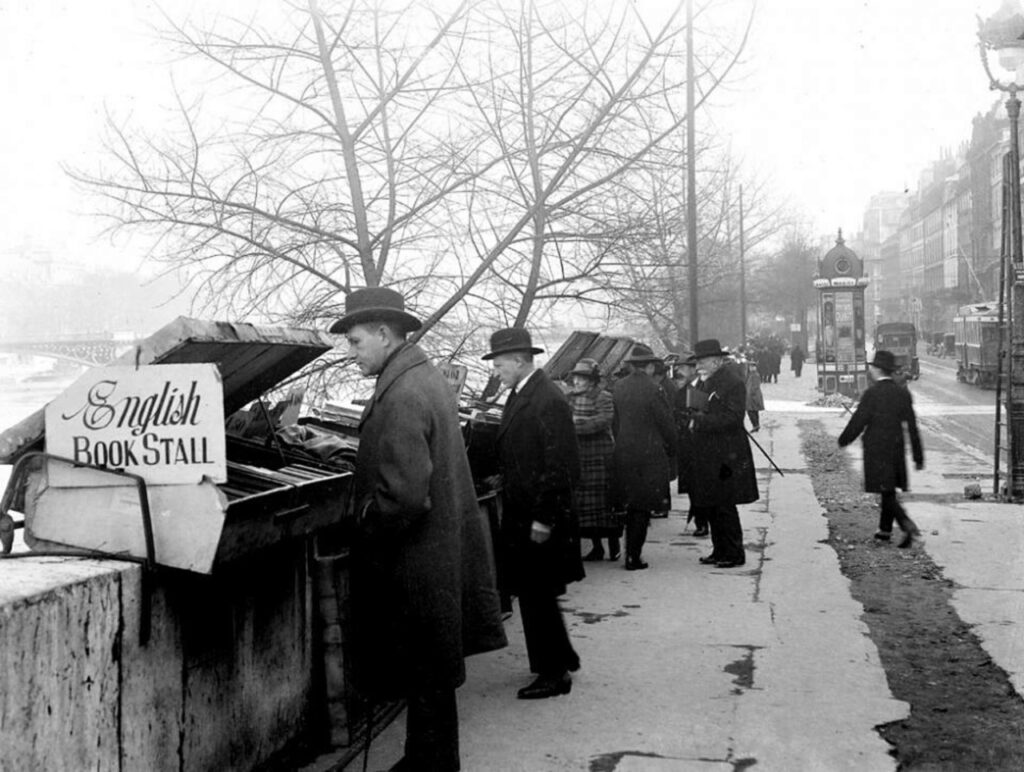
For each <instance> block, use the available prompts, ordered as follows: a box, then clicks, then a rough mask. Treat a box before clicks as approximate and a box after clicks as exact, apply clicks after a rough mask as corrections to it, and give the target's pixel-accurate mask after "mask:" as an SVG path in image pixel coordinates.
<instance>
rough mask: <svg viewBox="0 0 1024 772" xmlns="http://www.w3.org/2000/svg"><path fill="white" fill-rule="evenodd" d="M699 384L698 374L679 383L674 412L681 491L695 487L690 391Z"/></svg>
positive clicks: (677, 467) (677, 465)
mask: <svg viewBox="0 0 1024 772" xmlns="http://www.w3.org/2000/svg"><path fill="white" fill-rule="evenodd" d="M696 384H697V376H696V375H694V376H693V377H691V378H690V379H689V380H687V381H684V382H682V383H681V384H678V389H676V396H675V402H674V404H673V406H672V408H673V410H672V414H673V417H674V418H675V424H676V432H678V434H679V442H678V443H676V472H677V474H678V476H679V492H680V493H689V492H690V490H691V489H692V487H693V433H692V432H691V431H690V427H689V423H690V411H689V405H690V400H689V397H688V395H689V393H690V392H691V391H693V390H694V389H695V388H697V386H696Z"/></svg>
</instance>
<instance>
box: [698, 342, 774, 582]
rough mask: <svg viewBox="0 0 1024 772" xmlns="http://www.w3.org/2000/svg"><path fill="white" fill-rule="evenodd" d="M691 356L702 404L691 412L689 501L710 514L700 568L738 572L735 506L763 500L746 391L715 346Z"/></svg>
mask: <svg viewBox="0 0 1024 772" xmlns="http://www.w3.org/2000/svg"><path fill="white" fill-rule="evenodd" d="M693 353H694V356H695V357H696V359H697V372H698V373H699V374H700V379H699V381H698V383H697V387H696V389H695V391H696V392H699V399H695V401H694V404H693V405H692V407H691V415H690V420H689V427H690V431H691V432H692V435H693V465H694V474H693V491H692V492H691V500H692V501H693V503H694V504H696V505H697V506H700V507H707V508H708V514H709V519H710V521H711V543H712V548H711V554H709V555H706V556H705V557H702V558H701V559H700V562H701V563H704V564H705V565H715V566H718V567H719V568H734V567H736V566H742V565H743V564H744V563H745V562H746V551H745V550H744V547H743V527H742V525H741V524H740V515H739V510H738V509H737V508H736V506H737V504H749V503H750V502H752V501H757V499H758V498H759V494H758V491H757V476H756V474H755V470H754V457H753V454H752V453H751V451H750V441H749V439H748V438H747V433H746V431H745V430H744V428H743V420H744V417H745V416H746V405H747V389H746V385H745V384H744V383H743V379H742V378H741V377H740V376H739V375H738V374H737V373H736V372H735V371H734V370H733V369H732V368H730V367H726V366H723V363H724V361H725V355H726V352H724V351H722V348H721V346H720V345H719V343H718V341H717V340H715V339H714V338H710V339H708V340H701V341H697V345H696V346H695V347H694V352H693ZM694 396H696V395H694Z"/></svg>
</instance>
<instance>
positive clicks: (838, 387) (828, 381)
mask: <svg viewBox="0 0 1024 772" xmlns="http://www.w3.org/2000/svg"><path fill="white" fill-rule="evenodd" d="M867 285H868V278H867V277H866V276H864V263H863V261H862V260H861V259H860V258H859V257H857V253H856V252H854V251H853V250H852V249H850V248H849V247H848V246H846V243H845V242H844V241H843V231H842V229H840V230H839V235H838V237H837V238H836V245H835V246H834V247H832V249H830V250H829V251H828V252H826V253H825V256H824V257H823V258H822V259H821V260H820V261H819V262H818V278H816V279H815V280H814V287H815V288H816V289H817V290H818V339H817V352H816V354H815V361H816V362H817V365H818V391H821V392H823V393H824V394H835V393H837V392H838V393H839V394H842V395H844V396H847V397H857V395H859V394H860V393H861V392H862V391H864V390H865V389H867V387H868V375H867V351H866V350H865V336H864V288H865V287H867Z"/></svg>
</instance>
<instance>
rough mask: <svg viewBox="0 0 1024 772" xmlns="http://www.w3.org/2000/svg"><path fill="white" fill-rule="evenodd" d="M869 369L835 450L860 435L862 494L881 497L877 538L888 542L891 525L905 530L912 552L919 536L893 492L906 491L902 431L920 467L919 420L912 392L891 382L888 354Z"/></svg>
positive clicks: (883, 353)
mask: <svg viewBox="0 0 1024 772" xmlns="http://www.w3.org/2000/svg"><path fill="white" fill-rule="evenodd" d="M868 370H869V372H870V374H871V379H872V380H873V381H874V383H873V384H872V386H871V387H870V388H869V389H868V390H867V391H865V392H864V394H863V396H862V397H861V398H860V402H859V403H857V410H856V411H855V412H854V414H853V416H852V417H851V418H850V421H849V423H848V424H847V425H846V428H845V429H843V433H842V434H840V435H839V447H841V448H842V447H846V446H847V445H849V444H850V443H851V442H853V441H854V440H855V439H857V437H858V436H859V435H860V434H861V433H862V432H863V434H864V439H863V444H864V490H865V491H867V492H868V493H879V494H881V497H882V501H881V512H880V514H879V517H878V531H876V532H875V538H876V539H877V540H879V541H889V539H891V538H892V523H893V520H895V521H896V522H897V523H899V526H900V529H901V530H902V531H903V540H902V541H901V542H900V544H899V546H900V547H904V548H906V547H910V546H911V545H913V543H914V541H915V540H916V539H918V538H920V535H921V532H920V531H919V530H918V528H917V526H916V525H915V524H914V521H913V520H911V519H910V517H908V516H907V513H906V512H905V511H904V509H903V507H902V505H900V503H899V499H897V497H896V489H897V488H902V489H903V490H909V483H908V481H907V459H906V445H905V444H904V440H903V430H904V427H906V431H907V434H909V435H910V450H911V455H913V457H914V465H915V467H916V468H917V469H923V468H924V449H923V448H922V447H921V437H920V435H919V434H918V433H917V416H915V414H914V401H913V399H912V398H911V396H910V391H909V390H908V389H906V388H905V387H903V386H900V385H899V384H897V383H896V382H895V381H893V379H892V374H893V373H894V372H895V371H896V357H894V356H893V355H892V352H890V351H876V352H875V358H874V360H873V361H872V362H871V363H870V364H869V366H868Z"/></svg>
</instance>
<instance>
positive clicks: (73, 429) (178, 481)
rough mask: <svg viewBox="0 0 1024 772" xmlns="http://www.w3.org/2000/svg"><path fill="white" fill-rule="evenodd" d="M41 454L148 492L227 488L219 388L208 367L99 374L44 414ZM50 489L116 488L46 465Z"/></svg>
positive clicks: (87, 376) (71, 470)
mask: <svg viewBox="0 0 1024 772" xmlns="http://www.w3.org/2000/svg"><path fill="white" fill-rule="evenodd" d="M45 422H46V451H47V452H48V453H50V454H52V455H55V456H63V457H65V458H69V459H73V460H75V461H77V462H80V463H85V464H91V465H94V466H101V467H104V468H107V469H120V470H123V471H125V472H132V473H133V474H137V475H139V476H141V477H142V478H143V479H144V480H145V481H146V483H147V484H152V485H182V484H195V483H198V482H200V481H201V480H202V479H203V478H206V479H208V480H210V481H211V482H215V483H218V482H226V481H227V451H226V446H225V435H224V387H223V384H222V383H221V379H220V372H219V371H218V370H217V366H216V365H214V364H210V363H202V364H180V365H151V366H148V367H139V368H135V367H99V368H95V369H93V370H90V371H89V372H87V373H86V374H85V375H83V376H82V377H81V378H79V379H78V380H77V381H75V382H74V383H73V384H71V386H69V387H68V388H67V389H66V390H65V391H64V392H63V393H62V394H61V395H60V396H59V397H57V398H56V399H55V400H53V401H52V402H51V403H50V404H49V405H47V406H46V413H45ZM48 474H49V484H50V485H51V486H54V487H74V488H78V487H83V486H106V485H123V484H124V483H122V482H119V481H117V480H116V478H114V477H113V476H109V475H103V474H93V475H82V474H81V470H79V471H78V473H76V471H75V469H74V468H73V467H71V466H69V465H67V464H61V463H57V462H54V463H51V464H49V465H48Z"/></svg>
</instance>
